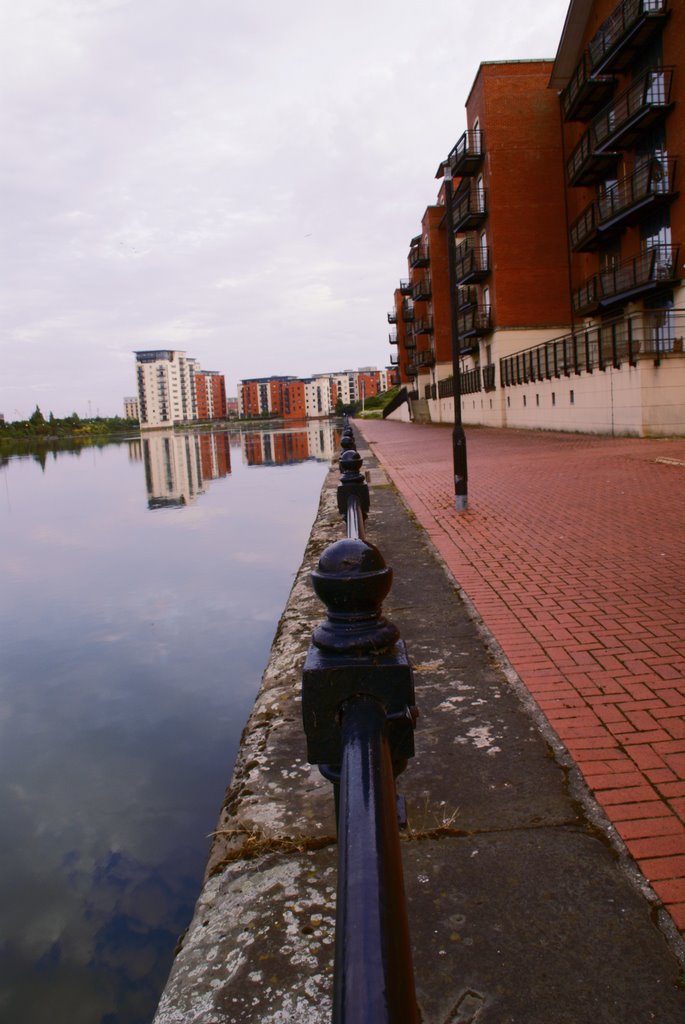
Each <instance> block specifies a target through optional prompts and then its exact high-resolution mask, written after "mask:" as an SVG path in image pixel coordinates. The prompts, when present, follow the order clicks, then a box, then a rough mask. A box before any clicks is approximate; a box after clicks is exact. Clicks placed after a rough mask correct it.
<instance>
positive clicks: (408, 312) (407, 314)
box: [402, 299, 414, 323]
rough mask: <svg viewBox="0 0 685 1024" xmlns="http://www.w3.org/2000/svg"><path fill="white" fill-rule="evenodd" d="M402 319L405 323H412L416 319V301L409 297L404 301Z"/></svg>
mask: <svg viewBox="0 0 685 1024" xmlns="http://www.w3.org/2000/svg"><path fill="white" fill-rule="evenodd" d="M402 319H403V320H404V322H405V323H411V322H412V320H413V319H414V303H413V302H411V301H408V300H407V299H405V300H404V302H403V303H402Z"/></svg>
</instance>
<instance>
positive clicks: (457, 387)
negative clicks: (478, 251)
mask: <svg viewBox="0 0 685 1024" xmlns="http://www.w3.org/2000/svg"><path fill="white" fill-rule="evenodd" d="M435 177H436V178H444V184H445V217H446V224H447V270H448V275H449V289H450V314H451V324H452V390H453V392H454V430H453V431H452V464H453V467H454V506H455V508H456V510H457V512H465V511H466V509H467V507H468V494H469V471H468V464H467V462H466V434H465V433H464V428H463V426H462V424H461V360H460V353H459V348H460V346H459V312H458V310H457V260H456V254H455V249H454V217H453V215H452V171H451V169H450V164H449V161H448V160H444V161H443V162H442V163H441V164H440V166H439V167H438V170H437V173H436V175H435Z"/></svg>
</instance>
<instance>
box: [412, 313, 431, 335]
mask: <svg viewBox="0 0 685 1024" xmlns="http://www.w3.org/2000/svg"><path fill="white" fill-rule="evenodd" d="M432 333H433V317H432V316H423V317H420V318H418V319H416V320H415V321H414V334H432Z"/></svg>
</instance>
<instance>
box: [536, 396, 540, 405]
mask: <svg viewBox="0 0 685 1024" xmlns="http://www.w3.org/2000/svg"><path fill="white" fill-rule="evenodd" d="M535 404H536V405H539V404H540V396H539V395H536V396H535Z"/></svg>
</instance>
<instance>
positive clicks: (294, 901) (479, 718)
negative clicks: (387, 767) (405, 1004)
mask: <svg viewBox="0 0 685 1024" xmlns="http://www.w3.org/2000/svg"><path fill="white" fill-rule="evenodd" d="M364 455H365V457H366V459H367V463H366V465H365V469H366V470H367V471H368V473H369V474H370V481H371V483H372V486H373V487H374V493H373V495H372V512H371V516H370V519H369V532H370V537H371V539H372V540H373V541H374V542H376V543H378V546H379V547H380V548H381V550H382V551H383V553H384V555H385V556H386V560H387V561H388V563H389V564H390V565H393V566H394V567H395V570H396V574H395V582H394V584H393V589H392V591H391V594H390V597H389V600H388V602H386V607H385V609H384V610H385V612H386V614H388V616H389V617H390V618H392V619H393V620H394V621H396V622H397V623H398V625H399V626H400V629H401V631H402V635H403V637H404V639H405V640H406V641H407V645H408V648H409V652H410V657H412V661H413V663H414V670H415V673H416V677H417V695H418V700H419V704H420V706H421V709H422V719H421V720H420V723H419V726H420V730H419V733H418V735H417V746H418V755H417V758H416V759H415V760H414V761H413V762H412V763H411V764H410V766H409V768H408V770H407V772H406V773H405V775H403V776H402V777H401V780H400V783H401V789H402V790H403V792H404V793H405V795H406V796H407V800H408V803H409V807H410V824H411V826H412V827H411V831H410V833H409V835H408V836H407V837H406V838H407V840H408V841H407V842H405V843H404V844H403V856H404V860H405V881H406V887H407V895H408V901H409V911H410V924H411V929H412V939H413V944H414V956H415V964H416V967H417V990H418V998H419V1003H420V1007H421V1011H422V1015H423V1020H424V1022H425V1024H447V1022H450V1024H455V1022H461V1024H466V1022H469V1021H472V1022H475V1021H477V1022H478V1024H490V1022H492V1024H495V1022H497V1024H502V1022H504V1021H512V1022H513V1021H524V1020H525V1021H526V1024H562V1022H563V1024H585V1022H587V1024H601V1022H603V1021H606V1022H607V1024H615V1021H616V1020H619V1019H620V1020H631V1021H635V1022H636V1024H638V1022H639V1024H643V1021H648V1020H659V1022H660V1024H671V1022H673V1024H675V1022H676V1021H680V1020H682V1017H683V1012H684V1011H685V994H684V993H682V992H680V991H678V979H677V967H678V961H677V958H676V956H675V955H674V946H673V944H671V948H670V950H669V948H668V947H667V945H666V941H665V940H664V933H663V932H659V931H658V930H657V928H656V927H655V926H654V923H653V920H651V919H650V914H651V916H652V918H653V917H654V916H655V904H654V902H647V900H645V896H647V897H648V899H649V900H650V901H652V900H653V894H651V890H649V891H648V890H647V889H645V888H644V887H643V886H642V884H641V883H640V882H639V880H640V879H642V876H641V875H640V876H639V879H638V878H637V877H636V876H635V877H633V878H632V881H631V882H630V883H629V882H628V880H627V874H626V872H627V870H628V865H629V864H630V859H629V858H627V857H626V856H625V855H623V856H621V865H620V867H619V863H618V859H617V853H616V851H618V852H619V853H620V852H621V851H620V849H619V847H618V845H617V844H616V843H615V842H613V843H612V847H611V850H610V847H609V844H608V842H607V840H606V838H605V837H609V838H611V833H610V831H609V829H606V828H603V829H602V839H601V840H600V839H599V838H598V837H597V836H598V832H597V828H598V827H599V826H600V825H601V819H600V818H596V819H595V817H594V811H592V813H591V809H592V804H593V803H594V802H593V801H591V799H590V798H589V795H588V794H587V791H586V790H585V791H584V789H583V783H582V780H581V779H580V778H579V777H578V773H577V772H576V770H575V767H574V765H573V763H572V762H570V759H569V758H568V755H567V753H566V751H565V748H563V746H562V745H561V744H560V743H559V741H558V739H557V738H556V736H555V735H554V734H553V732H552V731H551V730H550V729H549V726H548V725H547V724H546V720H545V719H544V717H543V716H541V715H540V712H539V711H538V710H537V708H536V706H535V705H534V704H533V702H532V699H531V698H530V696H529V695H528V693H527V691H525V689H522V687H521V684H520V681H519V680H518V677H517V676H516V673H514V672H513V671H512V670H511V666H509V665H508V663H507V661H506V659H505V658H503V656H502V652H501V651H500V650H499V648H498V645H497V643H496V641H495V640H494V638H492V637H491V636H490V635H489V634H488V632H487V630H486V629H485V628H484V626H483V624H482V622H480V620H479V616H478V615H477V613H475V609H473V607H472V606H471V605H470V602H468V600H467V599H466V597H465V595H463V594H462V593H461V592H460V588H459V586H458V582H457V581H455V580H454V579H453V578H451V577H450V575H449V572H448V571H446V566H445V565H444V563H443V562H442V560H441V559H439V557H438V558H436V552H435V549H434V547H433V545H432V544H431V542H430V540H429V538H428V536H427V535H426V533H425V531H423V530H422V529H420V528H416V524H412V521H411V519H410V518H409V517H408V513H407V509H406V507H405V505H404V504H403V502H402V501H400V496H399V495H398V493H397V491H396V490H395V488H394V487H393V486H392V485H390V486H388V483H387V480H386V479H384V475H383V474H382V471H379V470H378V468H377V467H376V466H375V465H374V462H375V460H374V459H373V458H372V457H371V453H369V452H364ZM337 479H338V478H337V473H336V472H335V471H333V472H332V473H331V474H330V475H329V478H328V480H327V481H326V484H325V485H324V488H323V490H322V495H321V504H320V507H319V514H318V516H317V520H316V522H315V524H314V527H313V530H312V535H311V537H310V541H309V544H308V546H307V550H306V552H305V557H304V560H303V563H302V566H301V568H300V570H299V572H298V574H297V577H296V580H295V583H294V585H293V589H292V592H291V595H290V599H289V601H288V605H287V607H286V609H285V611H284V614H283V617H282V619H281V622H280V624H279V629H278V632H277V635H276V638H275V640H274V645H273V649H272V652H271V657H270V659H269V663H268V665H267V668H266V671H265V673H264V677H263V680H262V686H261V688H260V692H259V695H258V697H257V701H256V703H255V707H254V710H253V713H252V715H251V717H250V720H249V722H248V724H247V726H246V729H245V732H244V735H243V740H242V743H241V750H240V753H239V756H238V760H237V763H236V768H235V771H234V775H233V780H232V783H231V785H230V787H229V789H228V791H227V796H226V801H225V805H224V808H223V810H222V813H221V816H220V819H219V823H218V826H217V830H216V833H217V834H216V835H215V838H214V843H213V845H212V850H211V853H210V859H209V863H208V869H207V877H206V881H205V885H204V888H203V891H202V893H201V896H200V899H199V901H198V904H197V907H196V911H195V914H194V917H193V920H192V922H191V925H190V927H189V929H188V932H187V933H186V935H185V937H184V939H183V941H182V943H181V948H180V951H179V954H178V956H177V958H176V962H175V964H174V967H173V969H172V972H171V975H170V978H169V982H168V984H167V987H166V989H165V992H164V994H163V997H162V1000H161V1002H160V1006H159V1008H158V1011H157V1016H156V1017H155V1024H180V1022H184V1024H187V1022H203V1024H238V1022H240V1024H243V1022H245V1024H247V1022H256V1021H259V1022H262V1024H269V1022H274V1024H276V1022H279V1024H280V1022H281V1021H283V1022H285V1021H286V1020H287V1021H290V1020H292V1019H293V1017H295V1018H298V1019H300V1020H302V1021H303V1022H305V1024H318V1022H320V1021H327V1020H329V1019H330V1009H331V990H332V950H333V933H334V906H335V886H336V866H335V865H336V859H337V851H336V848H335V845H334V835H333V833H334V824H333V807H332V796H331V791H330V787H329V785H328V784H327V783H325V782H324V781H323V780H322V779H321V777H320V776H319V773H318V771H317V770H316V769H314V768H312V767H311V766H308V765H306V764H305V762H304V735H303V731H302V725H301V717H300V707H299V688H300V673H301V665H302V661H303V659H304V656H305V653H306V650H307V647H308V645H309V642H310V639H311V630H312V627H313V625H314V624H315V623H316V622H318V621H319V620H320V619H321V617H322V608H321V606H320V604H319V603H318V601H317V599H316V598H315V596H314V595H313V592H312V590H311V588H310V584H309V573H310V571H311V569H312V568H313V567H314V564H315V562H316V559H317V558H318V555H319V554H320V552H321V550H322V549H323V548H324V547H325V546H326V544H328V543H330V542H331V541H332V540H335V539H338V538H339V537H340V536H341V530H342V526H341V521H340V519H339V517H338V514H337V509H336V508H335V492H334V489H333V488H334V487H335V485H336V484H337ZM412 519H413V517H412ZM588 819H589V821H590V824H588ZM636 884H638V888H636V887H635V886H636ZM638 890H639V891H638ZM669 920H670V919H669Z"/></svg>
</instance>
